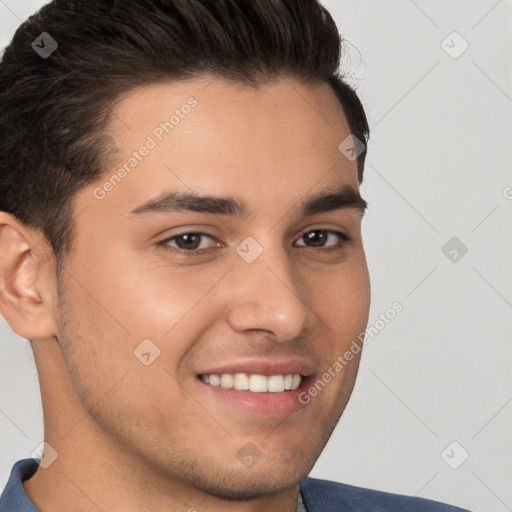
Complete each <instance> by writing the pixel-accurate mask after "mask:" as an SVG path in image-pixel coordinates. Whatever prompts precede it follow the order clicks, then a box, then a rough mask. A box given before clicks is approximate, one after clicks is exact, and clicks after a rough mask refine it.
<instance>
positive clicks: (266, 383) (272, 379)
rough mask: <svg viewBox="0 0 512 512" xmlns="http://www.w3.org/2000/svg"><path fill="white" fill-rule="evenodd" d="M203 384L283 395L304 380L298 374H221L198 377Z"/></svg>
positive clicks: (293, 389) (294, 388)
mask: <svg viewBox="0 0 512 512" xmlns="http://www.w3.org/2000/svg"><path fill="white" fill-rule="evenodd" d="M198 378H199V379H201V380H202V381H203V382H204V383H205V384H209V385H210V386H217V387H221V388H224V389H235V390H238V391H251V392H253V393H283V392H285V391H295V390H296V389H297V388H298V387H299V386H300V385H301V383H302V381H303V380H304V378H305V377H304V376H302V375H300V374H298V373H288V374H281V375H268V376H267V375H259V374H255V373H251V374H248V373H222V374H215V373H212V374H202V375H198Z"/></svg>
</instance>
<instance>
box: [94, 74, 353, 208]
mask: <svg viewBox="0 0 512 512" xmlns="http://www.w3.org/2000/svg"><path fill="white" fill-rule="evenodd" d="M109 131H110V132H111V134H112V135H113V138H114V140H115V141H116V145H117V147H118V150H119V152H118V156H117V162H116V163H115V164H114V166H113V167H112V168H110V169H108V170H106V172H105V174H104V176H103V177H102V178H101V179H100V180H98V182H97V183H96V184H95V186H96V187H97V186H98V185H99V186H100V187H103V186H104V185H106V187H105V188H106V189H108V190H107V192H106V194H105V197H104V199H103V200H101V202H100V203H98V202H97V200H96V202H95V201H94V200H93V196H92V194H91V191H92V188H91V187H89V191H88V194H87V196H86V197H85V201H91V203H92V205H93V206H95V207H96V208H97V209H98V210H102V209H104V208H110V209H112V210H115V209H117V210H119V211H123V212H125V213H126V212H128V211H131V210H133V209H134V208H136V207H137V206H138V205H140V204H141V203H142V202H143V200H144V199H146V200H148V199H151V198H152V197H156V196H158V195H161V193H162V192H165V191H168V190H174V191H181V192H191V191H192V192H196V193H201V194H204V193H208V194H210V195H219V196H220V195H222V196H230V197H239V198H241V199H243V200H244V202H246V203H247V204H248V205H249V208H250V209H252V208H254V209H256V210H259V211H262V210H265V211H267V212H268V214H269V215H270V214H272V213H273V214H275V215H278V214H281V215H282V212H281V213H279V207H280V208H281V209H282V208H283V207H286V208H289V207H290V206H293V205H294V204H297V202H298V201H300V200H301V199H303V198H304V197H305V196H306V195H307V194H309V193H314V192H315V193H318V192H319V191H321V190H322V189H327V188H331V189H332V188H333V187H338V186H339V185H340V184H349V185H351V186H352V187H353V188H354V189H356V190H357V189H358V181H357V164H356V162H355V161H349V160H348V159H347V158H346V157H345V156H344V155H343V154H342V153H341V152H340V150H339V149H338V148H339V145H340V144H341V143H342V141H343V140H345V139H346V138H347V137H348V136H349V135H350V130H349V127H348V123H347V120H346V118H345V116H344V114H343V110H342V108H341V105H340V104H339V102H338V100H337V98H336V97H335V95H334V92H333V91H332V89H331V88H330V86H329V85H328V84H323V83H322V84H304V83H301V82H298V81H296V80H293V79H290V78H286V79H285V78H282V79H279V80H276V81H273V82H268V83H265V84H262V85H259V86H258V87H252V86H245V85H241V84H233V83H228V82H226V81H225V80H223V79H220V78H216V79H213V78H212V77H203V78H197V79H194V80H188V81H182V82H169V83H159V84H151V85H148V86H144V87H139V88H137V89H134V90H132V91H131V92H129V93H128V94H126V95H124V96H123V97H121V98H120V100H119V101H118V103H117V104H116V106H115V109H114V116H113V118H112V123H111V125H110V127H109ZM109 183H110V185H109ZM286 198H289V201H288V202H287V201H286Z"/></svg>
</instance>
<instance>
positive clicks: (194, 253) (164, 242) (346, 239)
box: [159, 229, 352, 256]
mask: <svg viewBox="0 0 512 512" xmlns="http://www.w3.org/2000/svg"><path fill="white" fill-rule="evenodd" d="M317 231H324V232H325V233H328V234H334V235H337V236H338V237H339V238H340V239H341V240H342V243H340V244H338V245H335V246H332V247H326V248H324V247H308V246H301V247H306V248H307V249H317V250H320V251H323V252H327V253H329V252H332V251H340V250H342V249H343V248H344V245H345V243H348V242H350V241H352V238H351V237H350V236H349V235H347V234H346V233H344V232H342V231H335V230H332V229H309V230H307V231H304V232H303V233H302V234H301V235H300V237H299V238H298V240H300V239H301V238H302V237H304V235H307V234H308V233H312V232H317ZM184 235H201V236H206V237H208V238H211V239H212V240H215V238H214V237H213V236H212V235H209V234H208V233H202V232H200V231H184V232H183V233H178V234H176V235H173V236H171V237H169V238H166V239H165V240H162V241H161V242H160V243H159V245H161V246H162V247H163V248H164V249H165V250H168V251H171V252H173V253H175V254H182V255H185V256H199V255H201V254H203V253H204V252H206V251H209V250H210V249H215V248H214V247H209V248H207V249H179V248H176V247H172V246H170V245H168V242H170V241H171V240H174V239H175V238H177V237H179V236H184Z"/></svg>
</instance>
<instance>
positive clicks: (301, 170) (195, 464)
mask: <svg viewBox="0 0 512 512" xmlns="http://www.w3.org/2000/svg"><path fill="white" fill-rule="evenodd" d="M192 96H193V97H194V98H196V100H197V102H198V104H197V106H196V107H195V108H194V109H192V111H191V113H190V114H188V115H187V116H186V117H185V118H184V119H181V120H180V123H179V125H178V126H176V127H175V129H174V130H173V131H172V133H171V134H169V135H167V136H164V138H163V140H162V142H161V143H159V144H158V146H157V147H156V148H155V149H154V150H152V151H151V152H150V154H149V155H148V156H146V157H145V158H144V159H143V160H142V161H141V162H140V163H139V164H138V166H137V167H136V168H135V169H133V170H132V171H131V172H130V174H128V175H127V176H126V177H125V178H124V179H123V180H122V181H121V183H119V184H117V185H116V187H115V188H114V189H113V190H112V191H110V192H109V193H108V194H107V195H106V196H105V198H104V199H102V200H99V199H97V198H96V197H95V196H94V194H93V191H94V189H95V187H98V184H99V185H100V186H101V185H102V184H103V183H104V182H105V180H106V179H108V178H109V177H110V176H112V174H114V173H115V171H116V169H118V168H119V167H120V166H121V165H123V163H124V162H126V160H127V159H128V158H129V156H130V155H131V154H132V152H133V151H134V150H137V149H138V148H139V147H140V146H141V145H142V144H143V143H144V141H145V140H146V137H147V136H148V135H149V134H151V133H152V131H153V130H154V129H155V127H156V126H158V125H159V124H160V123H161V122H162V121H164V120H166V119H168V117H169V115H170V114H167V112H168V111H169V112H170V113H172V111H174V110H175V109H176V108H179V107H180V106H181V105H183V104H185V103H186V102H187V100H188V99H189V98H190V97H192ZM115 112H116V114H117V115H116V116H115V118H114V121H113V122H112V125H111V126H110V130H111V133H112V134H113V136H114V139H115V140H116V142H117V145H118V147H119V159H118V162H116V164H115V165H114V166H113V167H112V168H111V169H108V171H106V172H105V175H104V177H103V178H102V179H101V180H98V182H97V183H96V184H91V185H90V186H87V187H86V188H84V189H82V190H81V191H80V192H79V193H78V194H77V196H76V201H75V204H74V218H75V221H76V239H75V245H74V246H73V250H72V253H71V254H70V256H69V259H68V260H67V261H66V263H65V267H64V270H63V271H62V276H61V279H60V280H59V282H58V280H57V277H56V273H55V263H54V259H53V258H42V257H41V254H42V252H43V251H44V250H46V251H47V254H52V253H51V249H49V246H48V245H46V243H45V242H44V240H42V238H41V234H40V233H39V232H38V231H37V230H33V229H31V228H28V227H26V226H24V225H23V224H21V223H19V222H18V221H17V219H15V218H14V217H12V216H10V215H8V214H6V213H0V265H1V267H0V279H1V282H0V285H1V286H0V289H1V290H3V293H1V294H0V301H1V302H0V305H1V311H2V314H3V315H4V317H5V318H6V320H7V322H8V323H9V325H10V326H11V327H12V329H13V331H14V332H16V333H17V334H18V335H19V336H21V337H23V338H26V339H31V340H32V345H33V349H34V356H35V361H36V365H37V370H38V374H39V380H40V387H41V395H42V403H43V411H44V427H45V441H46V442H48V443H49V444H50V445H51V446H52V447H53V448H54V449H55V450H56V452H57V453H58V457H57V459H56V460H55V461H54V462H53V463H52V464H51V465H50V466H49V467H48V468H46V469H43V468H41V467H40V468H39V469H38V471H37V472H36V474H35V475H34V476H33V477H32V478H31V479H29V480H27V481H25V482H24V487H25V489H26V491H27V493H28V495H29V497H30V498H31V499H32V501H33V502H34V503H35V504H36V506H37V507H39V508H40V509H41V510H64V509H68V506H67V505H68V504H69V503H73V504H74V505H73V510H77V511H89V510H91V511H93V510H94V511H97V510H98V508H99V509H101V510H111V511H121V510H122V511H125V512H130V511H136V510H137V511H141V510H147V511H149V510H152V511H164V510H165V511H187V510H189V511H191V510H194V509H195V510H197V511H201V512H203V511H212V512H214V511H219V512H220V511H223V512H226V511H228V512H229V511H235V510H236V511H239V512H255V511H260V512H261V511H276V510H279V511H284V512H295V509H296V502H297V493H298V490H299V484H300V482H301V481H302V480H303V479H304V478H305V477H306V476H307V475H308V473H309V472H310V470H311V469H312V467H313V465H314V463H315V462H316V460H317V458H318V457H319V455H320V453H321V451H322V450H323V448H324V446H325V444H326V443H327V441H328V439H329V437H330V435H331V433H332V431H333V429H334V427H335V426H336V424H337V422H338V420H339V418H340V416H341V414H342V412H343V410H344V408H345V406H346V403H347V401H348V399H349V396H350V393H351V391H352V388H353V385H354V381H355V378H356V373H357V368H358V364H359V357H360V354H359V355H356V356H354V359H353V360H352V361H351V362H350V364H348V365H347V366H346V367H344V368H343V370H342V371H341V372H339V374H337V376H336V377H335V378H333V379H332V381H331V382H330V383H329V384H328V385H327V386H326V387H325V388H324V389H323V390H322V391H321V392H319V393H318V394H317V395H316V396H315V397H314V398H313V399H312V400H311V402H310V403H309V404H308V405H307V406H305V407H302V408H301V409H300V410H298V411H295V412H293V413H292V414H290V415H289V416H287V417H285V418H278V419H277V418H265V417H259V418H257V417H254V416H250V415H247V414H241V413H240V412H238V411H235V410H234V409H233V408H231V407H230V406H228V405H225V404H222V403H219V401H215V400H214V399H213V398H212V397H211V396H209V395H207V394H206V393H204V392H203V391H202V389H201V388H200V387H199V386H198V384H197V377H196V373H197V372H198V371H199V370H201V369H204V368H206V367H207V366H215V365H220V364H223V363H225V362H231V361H234V360H239V359H243V358H246V357H250V358H255V357H256V358H257V357H261V358H268V359H272V360H275V359H278V358H279V359H282V358H287V357H303V358H307V359H309V360H310V361H312V362H313V363H314V365H315V367H316V370H317V375H321V374H322V373H323V372H325V371H327V369H328V368H329V367H331V366H332V365H333V363H334V362H335V361H336V358H337V357H338V356H339V355H341V354H343V353H345V351H346V350H348V349H349V347H350V345H351V343H352V341H353V340H354V339H356V338H357V336H358V335H359V334H360V333H361V332H362V331H364V329H365V327H366V324H367V321H368V312H369V306H370V283H369V276H368V269H367V263H366V258H365V253H364V248H363V243H362V239H361V221H362V215H361V212H360V211H358V210H356V209H354V208H346V209H342V210H337V211H333V212H328V213H321V214H316V215H313V216H310V217H300V216H299V206H300V204H301V200H302V199H303V198H308V197H310V196H311V195H316V194H318V193H320V192H322V191H324V190H326V189H327V188H329V187H331V186H333V185H341V184H349V185H351V186H352V187H353V188H354V189H355V190H359V184H358V180H357V168H356V162H355V161H350V160H348V159H347V158H345V156H344V155H343V154H342V153H341V152H340V151H339V150H338V146H339V144H340V143H341V141H343V140H344V139H345V138H346V137H347V136H348V135H349V134H350V130H349V128H348V124H347V121H346V119H345V116H344V114H343V111H342V109H341V107H340V105H339V103H338V101H337V99H336V97H335V95H334V93H333V92H332V90H331V89H330V87H329V86H327V85H325V84H316V85H311V84H309V85H307V84H303V83H300V82H297V81H295V80H292V79H290V78H287V79H279V80H277V81H274V82H270V83H266V84H265V85H262V86H260V87H259V88H258V89H255V88H249V87H246V86H241V85H233V84H228V83H227V82H225V81H223V80H222V79H220V78H217V79H215V80H214V81H213V82H212V78H211V77H201V78H196V79H194V80H189V81H187V82H182V83H166V84H154V85H150V86H145V87H142V88H139V89H136V90H133V91H131V92H130V93H129V94H126V95H125V96H123V98H122V101H121V102H120V103H119V104H118V105H117V107H116V110H115ZM167 190H178V191H182V192H189V191H191V190H193V191H195V192H197V193H200V194H208V195H218V196H231V197H235V198H238V199H240V200H243V201H244V202H246V204H247V207H248V209H249V211H250V215H249V216H248V217H247V218H244V219H242V218H235V217H230V216H228V215H212V214H208V213H185V212H181V213H164V214H162V213H161V214H157V215H148V216H138V217H135V216H130V215H129V212H130V211H131V210H132V209H134V208H136V207H137V206H139V205H141V204H142V203H144V202H146V201H147V200H149V199H150V198H153V197H156V196H158V195H159V194H160V193H161V192H162V191H167ZM315 228H316V229H317V230H333V229H334V230H341V231H344V232H346V233H347V234H348V235H349V236H350V237H351V240H350V241H348V242H344V241H343V240H340V239H339V238H338V237H337V236H336V235H331V237H330V238H329V239H328V240H327V241H326V242H325V247H329V246H331V247H333V246H337V245H341V247H340V248H339V249H338V250H335V251H332V252H330V253H329V252H326V251H325V248H322V247H315V246H309V247H308V246H307V245H306V244H307V240H306V241H304V240H303V239H302V234H304V232H307V231H313V230H314V229H315ZM198 231H199V232H204V233H207V234H208V235H210V236H211V237H212V238H208V237H203V238H202V242H201V248H210V249H209V250H208V251H207V252H204V253H203V254H202V255H200V256H197V255H196V256H192V255H180V254H177V253H174V252H172V251H171V249H172V248H174V249H176V250H179V249H180V248H182V247H184V245H183V244H182V245H181V247H180V246H179V245H177V244H178V240H177V239H174V242H168V243H167V247H168V249H166V248H165V246H164V245H162V244H160V245H159V243H160V242H162V241H164V240H166V239H168V238H169V237H171V236H173V235H176V234H178V233H181V234H183V233H191V232H192V233H193V232H198ZM247 236H251V237H253V238H254V239H255V240H256V241H257V242H258V243H259V244H260V245H261V247H262V248H263V249H264V252H263V253H262V254H261V255H260V256H259V257H258V258H257V259H256V260H255V261H254V262H253V263H251V264H248V263H247V262H246V261H244V260H243V259H242V258H241V257H240V256H239V255H238V254H237V253H236V251H235V249H236V247H237V246H238V245H239V244H240V243H241V242H242V240H244V239H245V238H246V237H247ZM169 246H170V247H169ZM48 251H50V253H48ZM146 338H149V339H151V340H152V342H153V343H154V344H155V345H156V346H158V348H159V349H160V351H161V353H160V357H158V358H157V359H156V360H155V361H154V362H153V363H152V364H151V365H149V366H145V365H143V364H142V363H141V362H140V361H139V360H138V359H137V358H136V357H134V353H133V352H134V350H135V348H136V347H137V346H138V345H139V344H140V343H141V341H142V340H144V339H146ZM248 443H252V444H253V445H254V446H256V447H257V450H258V453H259V455H260V458H259V459H258V460H257V462H256V463H255V464H254V465H253V466H251V467H248V466H246V465H244V464H242V463H241V461H240V458H239V457H238V456H237V453H238V451H239V450H240V449H241V448H242V447H244V446H250V445H248Z"/></svg>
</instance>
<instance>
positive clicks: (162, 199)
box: [130, 184, 368, 218]
mask: <svg viewBox="0 0 512 512" xmlns="http://www.w3.org/2000/svg"><path fill="white" fill-rule="evenodd" d="M300 204H301V209H300V214H301V216H303V217H307V216H310V215H314V214H317V213H325V212H330V211H334V210H341V209H345V208H353V209H356V210H358V211H359V212H360V214H361V216H363V215H364V213H365V211H366V208H367V206H368V205H367V202H366V201H365V200H364V199H363V198H362V197H361V196H360V194H359V192H358V191H357V190H356V189H354V188H353V187H352V186H350V185H348V184H345V185H341V186H338V187H331V188H329V189H327V190H324V191H323V192H322V193H320V194H318V195H315V196H312V197H310V198H308V199H307V200H306V201H304V200H302V201H301V203H300ZM176 212H198V213H210V214H214V215H230V216H233V217H239V218H247V217H248V216H249V210H248V208H247V205H246V204H245V203H244V202H243V201H241V200H238V199H235V198H232V197H216V196H202V195H198V194H194V193H190V192H185V193H183V192H164V193H163V194H161V195H160V196H159V197H156V198H154V199H151V200H149V201H148V202H146V203H144V204H142V205H140V206H138V207H137V208H135V209H134V210H132V211H131V212H130V214H131V215H139V214H150V213H151V214H158V213H176Z"/></svg>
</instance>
